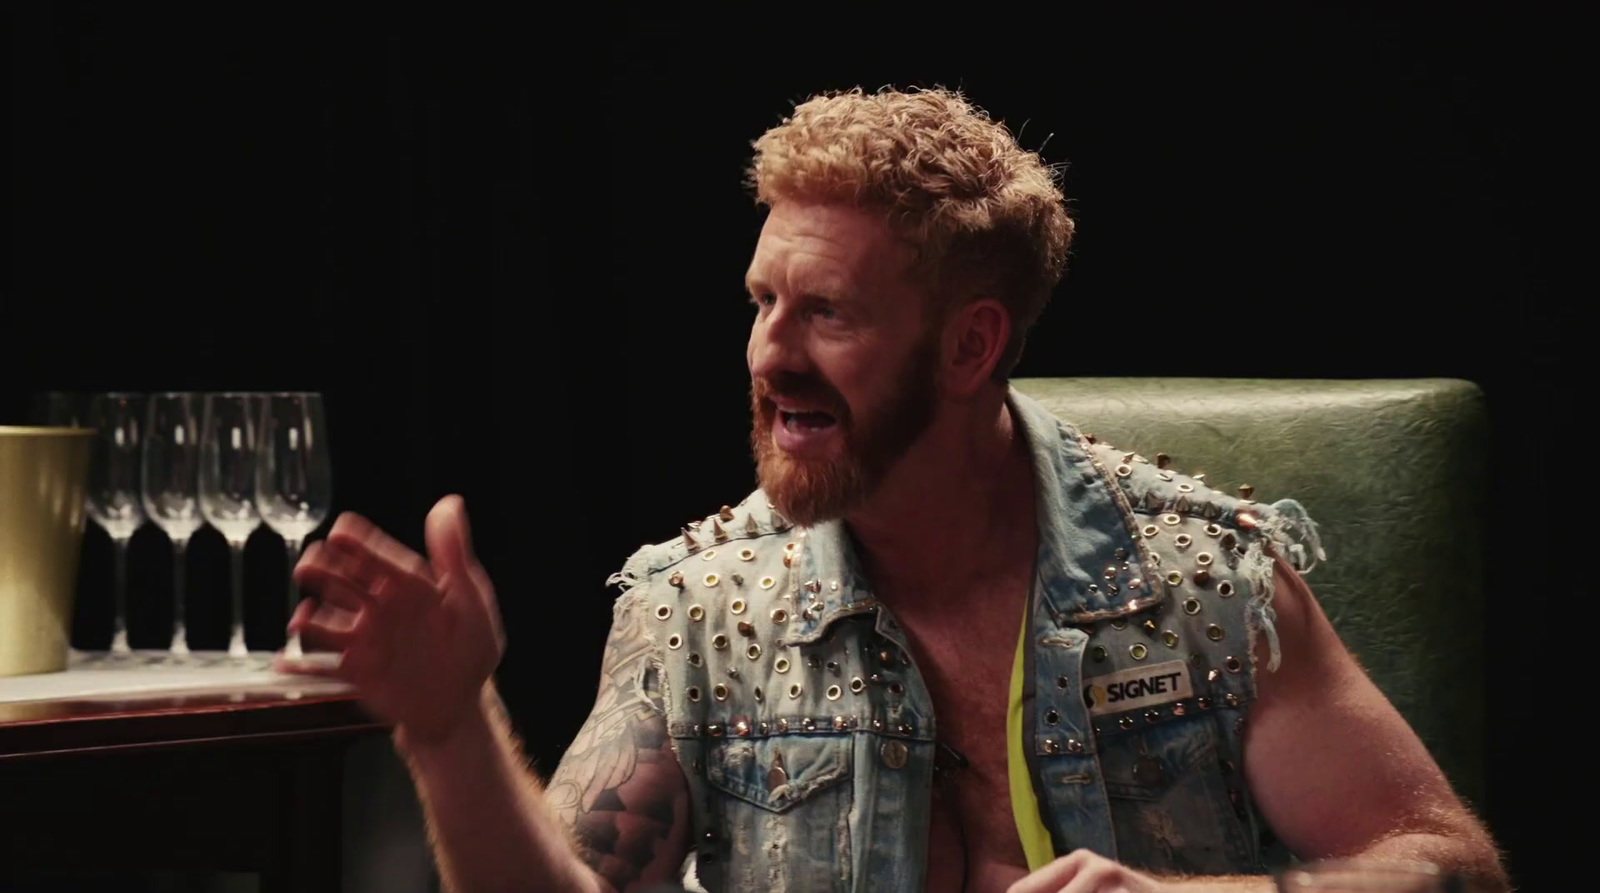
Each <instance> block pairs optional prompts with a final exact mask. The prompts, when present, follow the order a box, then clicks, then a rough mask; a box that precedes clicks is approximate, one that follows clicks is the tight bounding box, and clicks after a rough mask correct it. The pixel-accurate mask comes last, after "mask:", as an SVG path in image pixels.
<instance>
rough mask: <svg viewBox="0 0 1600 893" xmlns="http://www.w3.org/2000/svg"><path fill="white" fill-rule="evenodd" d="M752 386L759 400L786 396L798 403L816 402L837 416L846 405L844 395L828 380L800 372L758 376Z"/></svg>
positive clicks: (752, 390)
mask: <svg viewBox="0 0 1600 893" xmlns="http://www.w3.org/2000/svg"><path fill="white" fill-rule="evenodd" d="M750 388H751V394H752V396H754V397H755V399H756V400H757V401H758V402H765V401H769V400H771V399H773V398H774V397H785V398H787V399H790V400H793V401H795V402H797V403H812V404H816V405H818V406H820V407H822V409H823V410H824V411H826V412H828V413H829V414H830V415H833V416H835V417H840V416H841V415H842V413H843V407H844V405H845V404H844V397H843V396H841V395H840V394H839V392H838V391H837V390H835V389H834V388H833V387H832V386H831V385H829V384H828V383H827V382H825V381H823V380H822V379H820V378H818V377H816V376H813V375H804V374H802V373H798V372H780V373H778V374H776V375H773V376H770V377H762V378H757V379H754V380H753V381H751V383H750Z"/></svg>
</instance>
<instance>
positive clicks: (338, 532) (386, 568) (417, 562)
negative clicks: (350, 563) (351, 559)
mask: <svg viewBox="0 0 1600 893" xmlns="http://www.w3.org/2000/svg"><path fill="white" fill-rule="evenodd" d="M328 544H329V545H331V546H333V547H335V548H337V549H339V550H341V551H343V552H346V553H348V554H350V555H352V556H356V557H359V558H360V559H362V567H361V572H360V576H358V577H357V578H356V579H357V581H358V582H364V581H363V580H362V579H361V577H366V576H370V577H377V576H380V575H386V576H390V577H400V578H402V579H400V580H399V581H398V582H400V583H402V584H406V583H411V582H413V581H416V582H421V583H423V584H425V585H426V586H427V587H429V588H431V587H432V585H433V583H434V574H433V569H432V568H430V567H429V566H428V562H426V561H424V560H423V559H422V556H420V555H418V554H417V553H415V552H413V551H411V550H410V549H408V548H406V547H405V545H404V544H402V543H401V542H399V541H398V540H396V539H395V538H394V537H391V536H389V535H388V534H387V533H384V532H383V531H382V530H380V529H378V528H377V527H376V526H375V525H373V524H372V523H371V522H369V521H367V520H366V519H365V518H362V517H361V516H359V515H352V514H351V513H349V512H346V513H345V514H343V515H340V516H339V520H338V521H337V522H335V523H334V525H333V530H332V531H330V532H329V533H328Z"/></svg>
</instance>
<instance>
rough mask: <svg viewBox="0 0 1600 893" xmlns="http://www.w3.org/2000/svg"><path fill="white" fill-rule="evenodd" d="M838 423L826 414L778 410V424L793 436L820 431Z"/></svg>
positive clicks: (813, 411)
mask: <svg viewBox="0 0 1600 893" xmlns="http://www.w3.org/2000/svg"><path fill="white" fill-rule="evenodd" d="M838 423H839V420H838V419H837V418H834V417H833V416H832V415H830V414H829V413H826V412H819V411H815V410H804V411H790V410H785V409H780V410H778V424H780V425H782V426H783V428H784V430H786V431H789V432H792V433H795V434H807V433H811V432H814V431H822V430H825V429H827V428H831V427H833V426H834V425H837V424H838Z"/></svg>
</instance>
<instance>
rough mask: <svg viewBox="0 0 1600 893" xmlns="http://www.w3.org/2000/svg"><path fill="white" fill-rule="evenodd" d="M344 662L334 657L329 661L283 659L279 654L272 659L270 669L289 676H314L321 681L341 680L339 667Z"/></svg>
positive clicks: (317, 658)
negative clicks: (329, 679)
mask: <svg viewBox="0 0 1600 893" xmlns="http://www.w3.org/2000/svg"><path fill="white" fill-rule="evenodd" d="M343 663H344V660H343V658H342V656H341V657H336V658H334V659H333V660H329V659H328V658H326V657H315V656H309V655H308V656H306V657H285V656H284V655H282V654H279V655H278V656H277V657H275V658H273V659H272V669H273V670H274V671H276V672H279V673H286V674H288V675H291V676H316V677H318V678H322V679H328V678H342V674H341V667H342V664H343Z"/></svg>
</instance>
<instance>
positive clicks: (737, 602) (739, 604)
mask: <svg viewBox="0 0 1600 893" xmlns="http://www.w3.org/2000/svg"><path fill="white" fill-rule="evenodd" d="M744 607H745V605H744V599H742V598H736V599H734V600H733V601H731V602H729V603H728V610H729V611H732V612H733V613H735V614H743V613H744Z"/></svg>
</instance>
